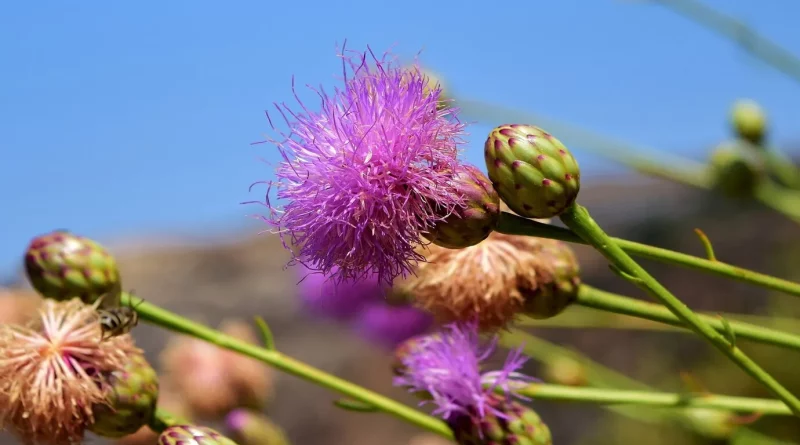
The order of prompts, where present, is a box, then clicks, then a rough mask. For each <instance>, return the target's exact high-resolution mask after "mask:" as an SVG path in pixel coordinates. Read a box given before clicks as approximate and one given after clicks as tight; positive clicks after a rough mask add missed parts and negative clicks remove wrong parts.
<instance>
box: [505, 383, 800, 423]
mask: <svg viewBox="0 0 800 445" xmlns="http://www.w3.org/2000/svg"><path fill="white" fill-rule="evenodd" d="M519 393H520V394H521V395H524V396H527V397H531V398H534V399H540V400H561V401H565V402H586V403H599V404H608V405H624V404H635V405H644V406H654V407H664V408H711V409H723V410H729V411H734V412H740V413H761V414H764V415H783V416H790V415H792V411H791V410H789V408H788V407H787V406H786V405H785V404H783V403H781V402H780V401H778V400H773V399H756V398H750V397H733V396H720V395H715V394H681V393H669V392H651V391H634V390H621V389H606V388H580V387H574V386H562V385H552V384H547V383H534V384H530V385H528V386H526V387H525V388H523V389H521V390H520V391H519Z"/></svg>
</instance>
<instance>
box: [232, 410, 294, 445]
mask: <svg viewBox="0 0 800 445" xmlns="http://www.w3.org/2000/svg"><path fill="white" fill-rule="evenodd" d="M225 425H226V426H227V428H228V429H229V430H230V432H231V437H232V438H233V439H234V440H236V443H238V444H239V445H288V443H289V441H288V440H287V439H286V436H285V435H284V433H283V430H281V428H280V427H279V426H277V425H275V424H274V423H273V422H272V421H271V420H269V419H268V418H267V417H266V416H264V415H262V414H259V413H255V412H252V411H248V410H246V409H236V410H233V411H231V412H230V413H229V414H228V415H227V416H226V417H225Z"/></svg>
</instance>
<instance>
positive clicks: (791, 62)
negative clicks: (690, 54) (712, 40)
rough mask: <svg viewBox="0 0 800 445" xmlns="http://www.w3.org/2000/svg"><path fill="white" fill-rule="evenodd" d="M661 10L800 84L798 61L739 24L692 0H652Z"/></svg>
mask: <svg viewBox="0 0 800 445" xmlns="http://www.w3.org/2000/svg"><path fill="white" fill-rule="evenodd" d="M656 1H657V2H658V3H660V4H662V5H663V6H665V7H668V8H671V9H672V10H673V11H675V12H676V13H678V14H680V15H682V16H684V17H686V18H688V19H689V20H692V21H694V22H696V23H698V24H700V25H701V26H704V27H705V28H707V29H709V30H711V31H714V32H716V33H718V34H720V35H722V36H724V37H727V38H728V39H730V40H732V41H734V42H735V43H737V44H738V45H739V46H740V47H741V48H742V49H744V50H745V51H747V52H748V53H750V54H751V55H753V56H754V57H756V58H758V59H760V60H761V61H762V62H765V63H767V64H768V65H770V66H772V67H773V68H775V69H777V70H778V71H780V72H782V73H784V74H786V75H787V76H789V77H791V78H793V79H794V80H796V81H798V82H800V59H798V58H797V56H795V55H794V54H792V53H791V52H789V51H787V50H786V49H784V48H783V47H781V46H780V45H778V44H776V43H774V42H772V41H771V40H769V39H767V38H766V37H764V36H762V35H761V34H759V33H757V32H756V31H754V30H753V29H752V28H750V27H749V26H747V25H745V24H744V23H742V22H741V21H739V20H737V19H735V18H733V17H731V16H729V15H727V14H723V13H721V12H718V11H715V10H714V9H712V8H710V7H708V6H706V5H704V4H703V3H701V2H699V1H695V0H656Z"/></svg>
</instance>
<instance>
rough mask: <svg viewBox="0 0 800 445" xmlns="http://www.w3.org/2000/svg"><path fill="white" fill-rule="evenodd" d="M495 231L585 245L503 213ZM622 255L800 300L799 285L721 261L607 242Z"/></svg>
mask: <svg viewBox="0 0 800 445" xmlns="http://www.w3.org/2000/svg"><path fill="white" fill-rule="evenodd" d="M799 207H800V206H799ZM497 231H498V232H501V233H506V234H509V235H526V236H538V237H541V238H551V239H557V240H561V241H566V242H570V243H580V244H588V243H587V242H586V241H584V240H583V239H581V237H579V236H578V235H577V234H575V233H574V232H573V231H570V230H567V229H563V228H561V227H557V226H553V225H550V224H544V223H540V222H537V221H534V220H532V219H527V218H522V217H520V216H517V215H514V214H511V213H507V212H503V213H502V215H501V217H500V222H499V224H498V226H497ZM610 239H611V240H612V241H613V242H614V243H616V245H618V246H619V247H620V248H621V249H622V250H624V251H625V252H627V253H629V254H631V255H635V256H638V257H642V258H647V259H651V260H655V261H659V262H662V263H667V264H675V265H678V266H683V267H687V268H689V269H695V270H699V271H701V272H706V273H709V274H713V275H719V276H722V277H726V278H731V279H734V280H737V281H743V282H745V283H751V284H755V285H757V286H761V287H764V288H767V289H772V290H777V291H781V292H785V293H787V294H790V295H794V296H798V297H800V283H794V282H792V281H789V280H783V279H781V278H776V277H772V276H769V275H766V274H763V273H759V272H755V271H752V270H748V269H743V268H741V267H736V266H732V265H730V264H726V263H722V262H720V261H711V260H707V259H705V258H700V257H696V256H693V255H687V254H685V253H680V252H675V251H672V250H668V249H662V248H660V247H654V246H650V245H647V244H642V243H637V242H633V241H628V240H624V239H621V238H610Z"/></svg>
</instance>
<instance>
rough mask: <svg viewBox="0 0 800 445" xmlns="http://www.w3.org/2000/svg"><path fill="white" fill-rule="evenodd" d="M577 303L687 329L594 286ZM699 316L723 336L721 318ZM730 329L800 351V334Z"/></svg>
mask: <svg viewBox="0 0 800 445" xmlns="http://www.w3.org/2000/svg"><path fill="white" fill-rule="evenodd" d="M575 304H579V305H581V306H585V307H590V308H593V309H599V310H602V311H608V312H614V313H617V314H624V315H630V316H632V317H637V318H644V319H646V320H651V321H657V322H659V323H664V324H668V325H671V326H678V327H682V328H687V326H686V324H685V323H684V322H683V321H681V319H680V318H678V317H677V316H676V315H675V314H674V313H672V312H670V311H669V309H667V308H665V307H664V306H661V305H659V304H654V303H648V302H646V301H640V300H636V299H633V298H630V297H625V296H622V295H617V294H612V293H611V292H606V291H602V290H600V289H597V288H594V287H592V286H587V285H582V286H581V287H580V288H579V289H578V295H577V300H576V301H575ZM697 317H698V318H699V319H701V320H702V321H703V322H704V323H707V324H708V325H709V326H711V327H712V328H713V329H715V330H716V331H718V332H720V333H723V332H724V331H725V329H726V328H725V323H724V322H723V321H722V318H720V317H715V316H711V315H702V314H697ZM523 323H524V321H523ZM532 324H533V323H532ZM728 326H729V327H730V328H731V330H732V331H733V333H734V334H736V337H737V338H746V339H748V340H752V341H755V342H759V343H764V344H769V345H774V346H780V347H784V348H789V349H796V350H800V335H795V334H790V333H788V332H782V331H779V330H776V329H770V328H765V327H761V326H757V325H754V324H750V323H745V322H741V321H733V320H729V321H728Z"/></svg>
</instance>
